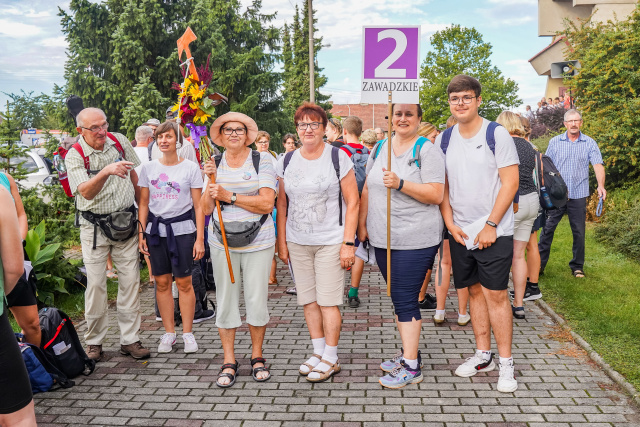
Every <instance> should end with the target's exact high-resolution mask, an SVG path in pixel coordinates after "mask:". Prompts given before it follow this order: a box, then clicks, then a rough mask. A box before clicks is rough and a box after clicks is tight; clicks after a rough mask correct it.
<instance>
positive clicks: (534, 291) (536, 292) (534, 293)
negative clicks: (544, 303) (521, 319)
mask: <svg viewBox="0 0 640 427" xmlns="http://www.w3.org/2000/svg"><path fill="white" fill-rule="evenodd" d="M540 298H542V292H540V288H539V287H538V285H529V284H528V283H527V289H526V290H525V291H524V298H523V300H524V301H534V300H537V299H540Z"/></svg>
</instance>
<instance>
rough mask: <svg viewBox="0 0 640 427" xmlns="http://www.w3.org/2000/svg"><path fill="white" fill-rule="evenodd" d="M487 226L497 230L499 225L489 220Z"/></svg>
mask: <svg viewBox="0 0 640 427" xmlns="http://www.w3.org/2000/svg"><path fill="white" fill-rule="evenodd" d="M487 225H488V226H490V227H493V228H496V227H497V225H496V223H495V222H493V221H489V220H487Z"/></svg>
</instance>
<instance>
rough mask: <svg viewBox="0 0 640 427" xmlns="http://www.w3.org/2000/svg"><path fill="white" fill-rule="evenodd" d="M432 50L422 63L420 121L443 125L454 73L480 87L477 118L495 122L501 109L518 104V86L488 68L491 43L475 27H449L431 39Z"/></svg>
mask: <svg viewBox="0 0 640 427" xmlns="http://www.w3.org/2000/svg"><path fill="white" fill-rule="evenodd" d="M431 47H432V50H431V51H430V52H429V53H428V54H427V56H426V58H425V60H424V62H423V63H422V70H421V72H420V78H421V79H422V87H421V88H420V105H421V106H422V111H423V112H424V116H423V120H424V121H428V122H431V123H433V124H437V125H439V124H443V123H445V122H446V121H447V118H448V117H449V116H450V110H449V104H448V103H447V85H448V84H449V81H451V79H452V78H453V77H454V76H456V75H458V74H467V75H469V76H472V77H475V78H476V79H478V80H479V81H480V84H482V104H481V105H480V115H481V116H483V117H485V118H487V119H489V120H495V119H496V117H498V114H500V112H502V111H503V110H506V109H509V108H513V107H517V106H518V105H520V104H522V100H521V99H520V98H518V95H517V92H518V85H517V83H516V82H514V81H513V80H511V79H509V78H505V77H504V76H503V75H502V73H501V72H500V70H499V69H498V68H497V67H496V66H492V65H491V61H490V59H489V56H491V44H490V43H485V42H484V41H483V40H482V35H481V34H480V33H479V32H478V31H477V30H476V29H475V28H465V27H461V26H460V25H452V26H451V27H449V28H447V29H444V30H442V31H438V32H436V33H435V34H434V35H433V36H431Z"/></svg>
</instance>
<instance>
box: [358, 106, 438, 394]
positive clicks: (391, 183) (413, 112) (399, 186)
mask: <svg viewBox="0 0 640 427" xmlns="http://www.w3.org/2000/svg"><path fill="white" fill-rule="evenodd" d="M421 120H422V110H421V108H420V106H419V105H416V104H395V105H394V106H393V118H392V121H393V127H394V130H395V134H394V136H393V138H392V140H391V148H392V154H391V171H388V170H387V164H388V163H387V162H388V148H389V146H388V145H387V144H388V143H389V142H388V141H387V140H384V141H382V142H381V143H379V144H378V146H376V147H374V149H373V151H372V154H371V156H370V157H369V161H368V162H367V173H368V175H367V181H366V183H365V186H364V189H363V191H362V199H361V201H360V203H361V205H360V220H359V224H358V237H359V239H360V240H361V241H364V239H366V238H368V239H369V242H370V243H371V245H372V246H373V247H374V248H375V252H376V260H377V261H378V265H379V266H380V271H381V272H382V275H383V276H384V278H385V280H386V279H387V251H386V249H387V208H386V205H387V204H386V201H387V189H388V188H390V189H391V229H392V233H391V301H392V302H393V306H394V309H395V314H396V319H397V323H398V330H399V331H400V337H401V339H402V347H403V349H404V354H402V353H401V354H398V355H397V356H396V357H394V358H393V359H391V360H389V361H386V362H383V363H382V364H381V365H380V367H381V369H382V370H384V371H386V372H389V374H387V375H385V376H384V377H382V378H381V379H380V384H382V385H383V386H385V387H390V388H399V387H403V386H404V385H406V384H409V383H419V382H421V381H422V378H423V377H422V372H421V369H420V354H419V352H418V342H419V339H420V331H421V327H422V318H421V316H420V307H419V305H418V294H419V292H420V287H421V286H422V282H423V280H424V277H425V274H426V273H427V270H428V269H430V268H431V267H432V266H433V261H434V258H435V255H436V253H437V251H438V247H439V245H440V242H441V241H442V229H443V221H442V216H441V215H440V210H439V208H438V205H439V204H440V203H441V202H442V199H443V196H444V176H445V168H444V155H443V154H442V151H441V150H440V147H438V146H436V145H434V144H432V143H430V142H428V140H427V139H426V138H422V137H419V136H418V133H417V132H418V127H419V126H420V122H421Z"/></svg>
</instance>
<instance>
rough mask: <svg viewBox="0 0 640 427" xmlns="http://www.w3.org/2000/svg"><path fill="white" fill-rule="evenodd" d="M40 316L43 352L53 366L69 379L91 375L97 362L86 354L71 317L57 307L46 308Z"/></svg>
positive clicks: (41, 311)
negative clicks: (81, 375)
mask: <svg viewBox="0 0 640 427" xmlns="http://www.w3.org/2000/svg"><path fill="white" fill-rule="evenodd" d="M38 315H39V317H40V329H41V330H42V341H41V347H42V351H43V352H44V354H45V355H46V356H47V358H48V359H49V360H50V361H51V362H52V364H53V365H54V366H55V367H56V368H58V369H59V370H60V371H62V373H64V374H65V375H66V376H67V377H68V378H75V377H77V376H78V375H80V374H84V375H89V374H91V373H92V372H93V370H94V369H95V367H96V362H95V361H94V360H91V359H89V358H88V357H87V354H86V353H85V352H84V348H82V344H80V340H79V339H78V333H77V332H76V328H75V327H74V326H73V322H72V321H71V319H69V316H67V315H66V314H65V313H64V312H63V311H61V310H58V309H57V308H55V307H45V308H43V309H42V310H40V312H39V313H38Z"/></svg>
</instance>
